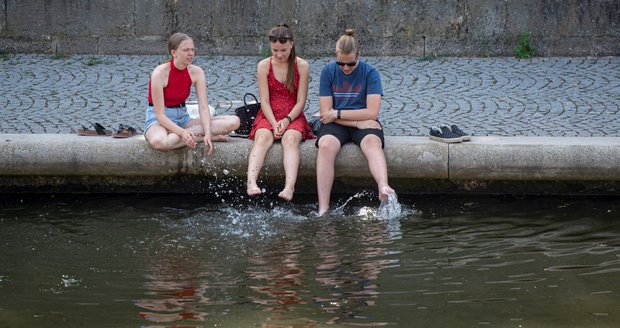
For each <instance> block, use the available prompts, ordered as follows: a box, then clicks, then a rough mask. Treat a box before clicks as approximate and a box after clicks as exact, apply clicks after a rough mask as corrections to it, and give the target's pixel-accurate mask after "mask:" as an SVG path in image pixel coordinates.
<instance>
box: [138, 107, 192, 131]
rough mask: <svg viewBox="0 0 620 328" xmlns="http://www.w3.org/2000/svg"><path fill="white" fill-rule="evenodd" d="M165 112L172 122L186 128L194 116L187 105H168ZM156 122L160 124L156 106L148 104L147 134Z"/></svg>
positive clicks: (145, 124)
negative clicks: (188, 111) (176, 106)
mask: <svg viewBox="0 0 620 328" xmlns="http://www.w3.org/2000/svg"><path fill="white" fill-rule="evenodd" d="M164 113H165V114H166V116H167V117H168V118H169V119H170V120H171V121H172V122H174V123H175V124H176V125H178V126H180V127H182V128H184V127H185V126H186V125H187V123H189V121H191V120H192V118H191V117H189V114H188V113H187V108H186V107H185V106H183V107H179V108H169V107H166V108H165V109H164ZM155 124H159V122H158V121H157V117H156V116H155V108H154V107H152V106H148V107H147V108H146V120H145V121H144V135H146V131H148V130H149V128H150V127H151V126H153V125H155Z"/></svg>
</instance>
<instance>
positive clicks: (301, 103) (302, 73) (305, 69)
mask: <svg viewBox="0 0 620 328" xmlns="http://www.w3.org/2000/svg"><path fill="white" fill-rule="evenodd" d="M297 67H298V69H299V87H298V88H297V103H295V106H293V109H291V112H290V113H289V114H288V116H289V117H290V118H291V120H293V121H294V120H295V119H296V118H297V117H298V116H299V115H301V113H302V112H303V110H304V108H305V107H306V99H308V81H309V80H310V65H308V62H307V61H305V60H303V59H301V58H297ZM290 123H291V122H289V120H288V119H286V118H285V119H283V120H281V121H280V122H278V128H279V129H278V132H279V134H284V131H285V130H286V128H287V127H288V125H289V124H290Z"/></svg>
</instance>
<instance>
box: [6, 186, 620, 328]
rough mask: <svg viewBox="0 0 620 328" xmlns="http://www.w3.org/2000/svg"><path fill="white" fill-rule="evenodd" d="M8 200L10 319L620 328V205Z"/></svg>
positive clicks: (13, 323) (86, 323) (32, 322)
mask: <svg viewBox="0 0 620 328" xmlns="http://www.w3.org/2000/svg"><path fill="white" fill-rule="evenodd" d="M0 199H1V200H2V204H3V206H2V208H1V209H0V327H272V328H276V327H278V328H281V327H328V326H330V327H333V326H334V325H336V326H354V327H355V326H358V327H376V326H388V327H619V326H620V220H619V216H618V210H619V208H620V201H619V200H618V199H617V198H616V199H601V200H593V199H560V198H525V199H515V198H506V197H501V198H494V197H484V198H442V197H430V196H425V197H415V198H411V199H401V200H400V201H401V203H402V213H401V215H399V216H397V217H392V218H381V217H377V210H376V207H377V204H376V203H375V202H374V201H372V200H371V199H369V198H368V197H366V196H361V197H358V198H353V199H350V200H349V201H348V202H347V199H342V200H340V201H339V205H344V206H343V207H342V209H340V210H339V211H337V212H335V213H332V214H331V215H329V216H328V217H323V218H317V217H316V216H315V215H314V211H315V210H316V206H315V204H314V203H313V202H314V199H308V200H303V199H302V200H296V203H295V204H292V205H290V204H284V203H282V202H280V201H278V200H276V199H275V198H274V199H271V198H269V199H262V200H261V201H255V202H249V201H247V200H233V199H207V198H205V196H203V195H200V196H187V195H185V196H178V195H165V196H164V195H123V196H120V195H82V196H66V195H41V196H32V195H27V196H2V197H0Z"/></svg>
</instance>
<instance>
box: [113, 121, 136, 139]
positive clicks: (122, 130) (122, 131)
mask: <svg viewBox="0 0 620 328" xmlns="http://www.w3.org/2000/svg"><path fill="white" fill-rule="evenodd" d="M136 134H138V132H136V129H134V128H133V127H131V126H129V125H125V124H121V125H119V126H118V130H116V133H114V134H113V135H112V137H113V138H129V137H133V136H135V135H136Z"/></svg>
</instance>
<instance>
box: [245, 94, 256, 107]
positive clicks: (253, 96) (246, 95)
mask: <svg viewBox="0 0 620 328" xmlns="http://www.w3.org/2000/svg"><path fill="white" fill-rule="evenodd" d="M248 96H252V98H254V101H255V102H256V103H257V104H258V99H256V96H255V95H254V94H253V93H250V92H248V93H246V94H245V95H244V96H243V103H244V104H245V105H246V106H247V105H248V102H247V98H248Z"/></svg>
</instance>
